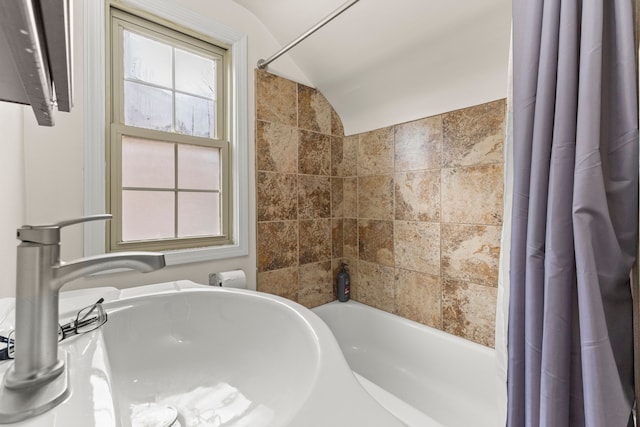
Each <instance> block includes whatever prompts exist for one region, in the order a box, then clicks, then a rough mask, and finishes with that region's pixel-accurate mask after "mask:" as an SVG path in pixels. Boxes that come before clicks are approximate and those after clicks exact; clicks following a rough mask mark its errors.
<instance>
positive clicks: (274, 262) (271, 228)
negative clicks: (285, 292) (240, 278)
mask: <svg viewBox="0 0 640 427" xmlns="http://www.w3.org/2000/svg"><path fill="white" fill-rule="evenodd" d="M257 241H258V242H257V246H258V248H257V253H258V271H260V272H261V271H270V270H279V269H282V268H287V267H294V266H297V265H298V222H297V221H276V222H259V223H258V237H257Z"/></svg>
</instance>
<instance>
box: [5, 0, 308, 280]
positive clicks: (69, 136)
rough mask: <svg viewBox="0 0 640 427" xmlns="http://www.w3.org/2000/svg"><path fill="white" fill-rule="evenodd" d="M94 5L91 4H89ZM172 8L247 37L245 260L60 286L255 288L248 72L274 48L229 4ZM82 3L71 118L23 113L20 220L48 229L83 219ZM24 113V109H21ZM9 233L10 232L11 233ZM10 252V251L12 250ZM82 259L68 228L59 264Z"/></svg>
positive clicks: (190, 0)
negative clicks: (234, 275) (230, 282)
mask: <svg viewBox="0 0 640 427" xmlns="http://www.w3.org/2000/svg"><path fill="white" fill-rule="evenodd" d="M91 1H97V0H91ZM175 3H176V4H177V5H178V6H182V7H186V8H190V9H192V10H193V11H195V12H197V13H198V14H200V15H201V16H207V17H210V18H211V19H212V20H215V21H217V22H220V23H222V24H225V25H227V26H231V27H233V28H236V29H237V30H239V31H242V32H244V33H246V34H247V36H248V47H249V52H248V56H249V57H248V64H249V73H248V78H249V82H248V98H249V99H248V105H249V111H248V116H249V117H248V123H249V130H248V135H249V141H248V145H249V165H250V166H249V168H250V169H249V170H250V177H249V182H250V190H249V191H250V194H249V203H250V205H249V208H250V215H249V224H250V228H251V230H250V232H249V235H250V239H249V242H250V244H249V256H246V257H240V258H234V259H227V260H223V261H215V262H205V263H193V264H185V265H182V266H175V267H170V268H165V269H163V270H160V271H157V272H153V273H148V274H138V273H119V274H108V275H102V276H98V277H94V278H90V279H81V280H78V281H76V282H74V283H71V284H69V285H67V286H65V288H64V289H73V288H79V287H87V286H116V287H130V286H136V285H140V284H146V283H156V282H162V281H171V280H177V279H191V280H194V281H196V282H200V283H206V282H207V281H208V275H209V273H211V272H216V271H224V270H228V269H235V268H241V269H243V270H244V271H245V272H246V273H247V276H248V281H249V287H251V288H255V281H256V279H255V278H256V272H255V270H256V250H255V184H254V183H255V167H254V163H255V162H254V157H255V141H254V139H255V132H254V122H255V114H254V110H255V108H254V99H255V96H254V92H255V89H254V68H255V64H256V62H257V61H258V59H260V58H261V57H267V56H269V55H271V54H272V53H273V52H275V51H276V50H278V48H279V47H280V46H279V45H278V43H277V42H276V41H275V40H274V39H273V37H272V36H271V35H270V34H269V33H268V32H267V31H266V30H265V28H264V26H263V25H262V24H261V23H260V22H259V21H258V20H257V19H256V18H255V16H254V15H253V14H251V13H250V12H248V11H247V10H246V9H244V8H243V7H241V6H239V5H238V4H236V3H234V2H233V1H231V0H209V1H206V2H203V1H197V0H175ZM82 5H83V2H82V1H81V0H74V1H73V7H74V16H75V19H74V73H75V74H74V89H75V96H74V108H73V110H72V112H71V113H58V114H57V115H56V126H55V127H53V128H44V127H39V126H37V125H36V122H35V119H34V118H33V117H32V114H31V112H30V111H26V112H25V125H24V144H25V155H26V220H27V222H33V223H51V222H55V221H59V220H62V219H68V218H75V217H79V216H82V215H83V167H84V166H83V118H84V116H83V108H82V100H83V95H84V94H83V92H82V86H83V69H82V67H83V39H84V37H83V35H84V32H85V31H89V30H88V29H85V28H82V27H83V10H82ZM279 68H280V69H281V70H282V72H283V73H286V74H287V75H290V76H292V78H295V79H298V80H300V81H302V82H304V81H307V79H306V77H305V76H304V74H303V73H302V72H301V71H300V70H299V69H298V68H297V66H295V65H294V64H293V62H291V61H290V60H289V59H288V58H282V60H281V61H280V64H279ZM25 110H26V109H25ZM2 224H4V221H3V222H0V225H2ZM14 231H15V230H14ZM14 252H15V249H14ZM82 255H83V234H82V227H80V226H74V227H69V228H68V229H65V231H63V235H62V258H63V259H64V260H71V259H75V258H78V257H81V256H82Z"/></svg>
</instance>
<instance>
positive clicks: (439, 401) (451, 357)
mask: <svg viewBox="0 0 640 427" xmlns="http://www.w3.org/2000/svg"><path fill="white" fill-rule="evenodd" d="M313 311H314V312H315V313H316V314H317V315H318V316H320V318H321V319H322V320H324V321H325V323H327V325H329V327H330V328H331V330H332V331H333V334H334V335H335V337H336V339H337V341H338V343H339V344H340V347H341V348H342V351H343V353H344V355H345V358H346V359H347V362H348V363H349V365H350V367H351V369H352V370H353V371H354V373H355V375H356V377H357V378H358V380H360V382H361V384H362V385H363V387H364V388H365V389H366V390H367V391H368V392H369V393H371V395H372V396H373V397H374V398H376V399H377V400H378V401H379V402H380V404H382V405H383V406H384V407H385V408H387V409H388V410H389V411H390V412H391V413H393V414H394V415H395V416H396V417H398V418H400V419H401V420H402V421H404V422H405V423H406V424H407V425H409V426H415V427H432V426H433V427H435V426H443V427H463V426H464V427H466V426H474V427H485V426H486V427H496V426H499V425H500V421H499V420H500V417H499V414H498V407H499V405H498V397H497V396H498V393H497V390H498V388H497V387H498V386H499V385H498V381H497V373H496V363H495V356H494V351H493V349H490V348H488V347H485V346H482V345H479V344H476V343H473V342H471V341H467V340H464V339H462V338H459V337H456V336H453V335H450V334H447V333H445V332H442V331H439V330H437V329H434V328H430V327H428V326H424V325H421V324H419V323H416V322H413V321H411V320H407V319H404V318H402V317H399V316H395V315H393V314H389V313H387V312H384V311H382V310H378V309H375V308H372V307H369V306H367V305H364V304H360V303H358V302H355V301H349V302H346V303H341V302H338V301H334V302H332V303H329V304H325V305H321V306H319V307H316V308H314V309H313Z"/></svg>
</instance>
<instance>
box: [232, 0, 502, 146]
mask: <svg viewBox="0 0 640 427" xmlns="http://www.w3.org/2000/svg"><path fill="white" fill-rule="evenodd" d="M235 2H236V3H238V4H240V5H242V6H244V7H245V8H247V9H248V10H249V11H250V12H252V13H253V14H254V15H256V17H257V18H258V19H259V20H260V21H262V22H263V23H264V25H265V26H266V28H267V29H268V30H269V31H270V32H271V33H272V34H273V36H274V37H275V38H276V39H277V40H278V41H279V42H280V43H281V45H282V46H284V45H286V44H287V43H289V42H290V41H292V40H293V39H295V38H296V37H298V36H299V35H300V34H302V33H303V32H304V31H306V30H307V29H308V28H310V27H311V26H313V25H314V24H315V23H316V22H318V21H320V20H321V19H322V18H324V17H325V16H327V15H328V14H329V13H330V12H332V11H333V10H335V9H336V8H338V7H339V6H341V5H342V4H343V3H345V0H235ZM510 25H511V0H393V1H392V0H360V1H359V2H358V3H356V4H355V5H354V6H352V7H351V8H350V9H348V10H347V11H346V12H344V13H343V14H342V15H340V16H339V17H337V18H336V19H335V20H333V21H331V22H330V23H329V24H327V25H326V26H325V27H324V28H322V29H320V30H319V31H318V32H316V33H314V34H313V35H311V36H310V37H309V38H308V39H306V40H305V41H303V42H302V43H301V44H299V45H298V46H296V47H294V48H293V49H292V50H291V51H290V53H289V55H290V57H291V58H292V59H293V61H294V62H295V63H296V64H297V65H298V67H299V68H300V69H301V70H302V72H303V73H305V75H306V76H307V78H308V80H309V81H310V82H311V83H312V84H313V85H314V86H315V87H317V88H318V89H319V90H320V91H321V92H322V93H323V94H324V95H325V96H326V97H327V99H328V100H329V102H331V104H332V105H333V107H334V108H335V109H336V111H337V112H338V114H339V115H340V117H341V118H342V121H343V124H344V126H345V133H346V134H348V135H349V134H353V133H359V132H363V131H368V130H373V129H376V128H380V127H384V126H388V125H392V124H396V123H401V122H405V121H409V120H414V119H417V118H421V117H427V116H430V115H433V114H438V113H442V112H446V111H451V110H454V109H457V108H463V107H467V106H470V105H475V104H479V103H482V102H487V101H491V100H494V99H498V98H502V97H504V96H505V95H506V88H507V66H508V50H509V32H510ZM273 53H275V52H273ZM269 70H270V71H272V72H275V73H276V74H277V73H278V60H276V61H274V62H273V63H272V64H271V65H269Z"/></svg>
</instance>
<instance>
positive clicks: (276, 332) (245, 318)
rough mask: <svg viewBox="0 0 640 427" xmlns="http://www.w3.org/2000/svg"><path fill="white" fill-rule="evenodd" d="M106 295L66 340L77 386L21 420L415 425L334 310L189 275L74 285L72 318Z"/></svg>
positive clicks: (65, 297)
mask: <svg viewBox="0 0 640 427" xmlns="http://www.w3.org/2000/svg"><path fill="white" fill-rule="evenodd" d="M99 297H104V298H105V303H104V308H105V309H106V311H107V313H108V321H107V323H106V324H105V325H104V326H102V327H101V328H100V329H97V330H95V331H93V332H90V333H88V334H85V335H81V336H77V337H72V338H70V339H68V340H65V341H63V342H62V343H61V344H60V345H59V347H60V350H61V351H64V352H67V353H68V356H69V360H70V364H69V367H70V387H71V395H70V396H69V398H68V399H67V400H66V401H64V402H63V403H62V404H60V405H59V406H57V407H55V408H54V409H52V410H50V411H48V412H46V413H44V414H42V415H40V416H37V417H35V418H31V419H29V420H26V421H23V422H20V423H17V424H14V425H18V426H30V427H32V426H47V427H63V426H64V427H90V426H100V427H102V426H105V427H107V426H109V427H111V426H125V427H129V426H135V427H138V426H154V427H159V426H165V425H172V426H173V427H187V426H189V427H191V426H216V427H262V426H269V427H280V426H282V427H285V426H287V427H298V426H304V427H326V426H332V427H333V426H336V427H339V426H345V427H347V426H349V427H352V426H367V427H395V426H402V425H403V424H402V423H401V422H399V421H398V420H397V419H396V418H395V417H393V416H392V415H391V414H389V413H388V412H387V411H386V410H385V409H383V408H382V407H381V406H380V405H379V404H378V403H377V402H376V401H375V400H373V399H372V398H371V396H370V395H369V394H368V393H367V392H366V391H365V390H364V389H363V388H362V387H361V386H360V384H359V383H358V381H357V380H356V379H355V377H354V376H353V373H352V371H351V369H350V368H349V366H348V365H347V363H346V361H345V359H344V356H343V355H342V353H341V351H340V348H339V347H338V344H337V342H336V340H335V338H334V337H333V335H332V334H331V332H330V330H329V328H328V327H327V326H326V325H325V324H324V323H323V322H322V320H320V318H319V317H317V315H315V314H314V313H312V312H311V311H310V310H307V309H306V308H304V307H302V306H300V305H298V304H296V303H293V302H291V301H289V300H285V299H283V298H280V297H277V296H273V295H267V294H262V293H259V292H253V291H244V290H236V289H224V288H214V287H208V286H202V285H197V284H194V283H192V282H188V281H178V282H172V283H164V284H158V285H149V286H143V287H139V288H132V289H126V290H122V291H119V290H116V289H114V288H102V289H97V290H93V291H90V290H85V291H80V292H78V291H72V292H68V293H62V294H61V302H60V307H61V308H60V312H61V313H62V320H63V321H66V320H68V319H67V318H68V317H70V316H71V315H72V313H73V312H74V311H76V310H77V309H79V308H82V307H84V306H87V305H90V304H92V303H93V302H95V301H96V300H97V299H98V298H99ZM0 307H3V306H2V305H1V304H0ZM5 315H6V316H10V313H9V314H6V313H5ZM0 326H3V325H0ZM4 326H6V325H4ZM8 365H9V364H8V363H7V362H5V363H1V364H0V374H2V373H3V372H4V371H6V369H7V368H8ZM172 423H173V424H172Z"/></svg>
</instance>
